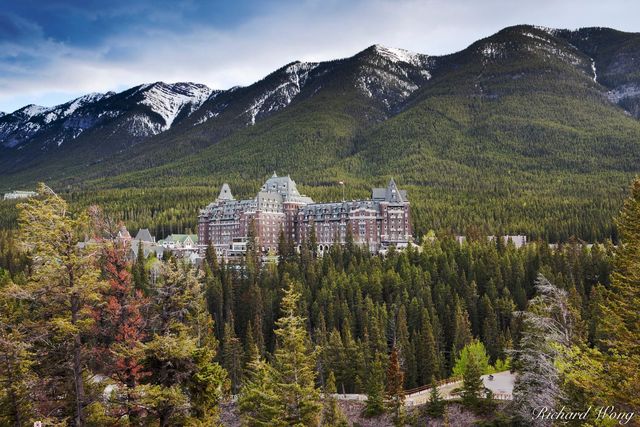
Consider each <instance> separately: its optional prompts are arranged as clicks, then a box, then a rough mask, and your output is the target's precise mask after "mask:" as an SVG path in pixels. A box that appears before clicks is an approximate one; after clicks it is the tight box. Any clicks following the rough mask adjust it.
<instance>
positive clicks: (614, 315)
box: [598, 179, 640, 410]
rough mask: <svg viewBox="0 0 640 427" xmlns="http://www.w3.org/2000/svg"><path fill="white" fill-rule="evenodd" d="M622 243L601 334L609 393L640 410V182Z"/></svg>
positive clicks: (625, 212) (621, 224)
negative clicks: (610, 387) (611, 386)
mask: <svg viewBox="0 0 640 427" xmlns="http://www.w3.org/2000/svg"><path fill="white" fill-rule="evenodd" d="M617 224H618V229H619V231H620V237H621V240H622V244H621V245H620V246H619V248H618V250H617V251H616V257H615V263H614V271H613V275H612V279H611V287H610V289H609V291H608V292H606V293H605V298H602V301H601V303H600V307H599V308H600V312H601V314H602V315H601V317H600V318H599V321H600V326H599V328H598V335H599V339H600V342H601V343H602V345H603V347H604V349H605V351H606V354H607V357H606V360H605V371H606V372H608V374H607V377H608V378H609V380H608V381H607V383H609V384H615V387H613V388H612V389H610V391H609V392H607V390H606V388H604V387H603V386H604V384H603V385H602V386H601V387H602V388H603V390H602V391H603V393H604V394H605V395H606V394H609V395H610V396H611V398H613V399H614V400H613V401H615V402H618V404H620V405H624V407H625V408H627V409H629V410H631V409H633V408H640V309H639V307H640V286H638V283H640V179H636V180H635V181H634V183H633V185H632V188H631V196H630V197H629V198H628V199H627V200H626V201H625V203H624V207H623V208H622V212H621V213H620V217H619V218H618V220H617Z"/></svg>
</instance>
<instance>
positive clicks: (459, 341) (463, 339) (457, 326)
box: [451, 298, 472, 360]
mask: <svg viewBox="0 0 640 427" xmlns="http://www.w3.org/2000/svg"><path fill="white" fill-rule="evenodd" d="M453 331H454V335H453V343H452V348H451V359H452V360H453V358H455V357H456V356H457V355H458V354H459V353H460V351H461V350H462V349H463V348H464V346H465V345H467V344H469V343H470V342H471V338H472V335H471V326H470V325H469V315H468V314H467V310H466V309H465V307H464V305H462V304H461V303H460V300H459V299H458V298H456V305H455V311H454V328H453Z"/></svg>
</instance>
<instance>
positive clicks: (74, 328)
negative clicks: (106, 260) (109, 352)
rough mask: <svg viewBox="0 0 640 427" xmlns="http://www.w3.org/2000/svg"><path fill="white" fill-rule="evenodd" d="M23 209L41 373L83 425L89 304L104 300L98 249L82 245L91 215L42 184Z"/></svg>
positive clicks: (90, 320)
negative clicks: (73, 211)
mask: <svg viewBox="0 0 640 427" xmlns="http://www.w3.org/2000/svg"><path fill="white" fill-rule="evenodd" d="M19 211H20V212H19V217H18V222H19V225H20V234H21V239H22V241H23V243H24V245H25V248H26V250H27V251H29V252H30V254H31V256H32V259H33V260H34V264H33V266H32V275H31V277H30V279H29V281H28V283H27V285H26V286H25V287H24V288H23V290H24V292H25V293H24V294H23V297H24V298H26V299H29V300H30V301H31V304H32V316H33V318H32V322H33V323H32V325H33V328H34V331H33V333H34V334H35V335H37V336H38V340H37V341H38V348H37V353H36V357H37V360H38V361H39V364H40V365H41V366H43V367H46V368H45V369H43V370H42V371H41V372H42V374H44V375H45V376H48V377H49V376H50V379H51V382H50V386H49V387H48V389H47V388H45V390H46V391H48V392H50V393H52V401H53V400H54V399H56V400H58V401H59V400H60V399H59V396H69V398H70V401H69V402H68V403H69V406H68V407H66V408H64V410H65V411H68V412H67V413H68V414H69V415H71V420H72V423H73V425H75V426H82V425H84V424H85V407H86V406H87V405H88V404H89V403H90V397H89V396H88V395H87V393H86V390H87V387H86V384H85V378H86V369H87V361H88V354H89V351H90V348H89V347H88V345H87V341H88V340H87V337H88V336H89V335H90V333H91V331H92V327H93V326H92V325H93V318H92V316H91V315H90V313H91V310H90V309H89V307H90V306H92V305H93V304H95V303H96V302H97V301H98V300H99V299H100V294H99V290H100V288H101V287H102V286H103V283H102V282H101V281H99V280H98V276H99V270H98V268H97V267H96V262H95V257H96V253H97V251H96V250H95V248H93V247H91V245H88V244H82V245H81V244H80V243H81V242H84V240H85V237H86V236H88V235H89V234H90V222H89V217H88V215H87V214H86V213H81V214H78V215H72V214H71V212H70V210H69V208H68V206H67V203H66V202H65V201H64V200H63V199H62V198H61V197H59V196H58V195H57V194H55V193H54V192H53V191H52V190H51V189H49V188H48V187H46V186H45V185H44V184H40V185H39V186H38V197H35V198H31V199H29V201H28V202H26V203H23V204H21V205H19ZM42 374H41V375H42ZM60 386H62V388H61V387H60Z"/></svg>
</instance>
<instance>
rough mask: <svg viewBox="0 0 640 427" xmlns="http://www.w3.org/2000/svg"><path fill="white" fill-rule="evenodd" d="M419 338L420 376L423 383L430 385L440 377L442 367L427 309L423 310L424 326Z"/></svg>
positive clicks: (421, 328)
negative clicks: (439, 363)
mask: <svg viewBox="0 0 640 427" xmlns="http://www.w3.org/2000/svg"><path fill="white" fill-rule="evenodd" d="M419 337H420V339H419V341H418V349H419V351H418V354H419V357H418V374H419V378H420V380H421V383H422V384H428V383H429V382H430V381H431V380H432V379H433V378H437V377H438V373H439V371H440V367H439V366H438V356H437V353H436V344H435V340H434V338H433V330H432V326H431V320H430V318H429V312H428V311H427V309H426V308H425V309H423V310H422V325H421V327H420V335H419Z"/></svg>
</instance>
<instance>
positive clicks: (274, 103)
mask: <svg viewBox="0 0 640 427" xmlns="http://www.w3.org/2000/svg"><path fill="white" fill-rule="evenodd" d="M317 66H318V63H315V62H294V63H293V64H290V65H288V66H286V67H285V68H284V70H283V72H284V76H283V77H284V81H283V82H281V83H280V84H278V85H277V86H276V87H274V88H272V89H269V90H266V91H265V92H264V93H262V94H261V95H260V96H258V97H257V98H255V99H254V100H253V102H252V103H251V105H250V106H249V108H247V109H246V110H245V111H244V112H243V114H247V115H248V116H249V123H250V124H251V125H255V124H256V118H257V117H258V116H259V115H260V114H265V113H270V112H275V111H278V110H280V109H282V108H284V107H286V106H288V105H289V104H291V101H293V99H294V98H295V97H296V96H297V95H298V94H299V93H300V91H302V88H303V87H304V85H305V84H306V82H307V80H308V78H309V73H311V71H313V70H314V69H315V68H316V67H317Z"/></svg>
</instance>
